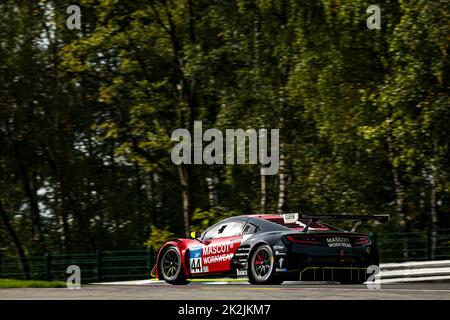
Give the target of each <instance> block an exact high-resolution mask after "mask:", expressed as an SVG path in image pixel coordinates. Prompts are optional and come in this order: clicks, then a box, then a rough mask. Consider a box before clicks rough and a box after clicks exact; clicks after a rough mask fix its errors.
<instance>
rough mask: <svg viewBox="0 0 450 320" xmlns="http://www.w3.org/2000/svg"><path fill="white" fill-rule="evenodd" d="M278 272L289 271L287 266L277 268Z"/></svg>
mask: <svg viewBox="0 0 450 320" xmlns="http://www.w3.org/2000/svg"><path fill="white" fill-rule="evenodd" d="M275 271H276V272H287V268H275Z"/></svg>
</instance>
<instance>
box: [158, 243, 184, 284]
mask: <svg viewBox="0 0 450 320" xmlns="http://www.w3.org/2000/svg"><path fill="white" fill-rule="evenodd" d="M159 271H160V272H161V276H162V278H163V279H164V281H166V282H167V283H170V284H187V283H189V282H188V281H187V280H186V277H185V275H184V273H183V270H182V265H181V255H180V252H179V251H178V249H177V248H176V247H174V246H170V247H168V248H167V249H166V250H164V252H163V254H162V256H161V260H160V261H159Z"/></svg>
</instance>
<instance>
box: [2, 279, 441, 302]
mask: <svg viewBox="0 0 450 320" xmlns="http://www.w3.org/2000/svg"><path fill="white" fill-rule="evenodd" d="M0 299H8V300H25V299H26V300H28V299H32V300H47V299H52V300H79V299H80V300H128V299H132V300H142V299H144V300H155V299H158V300H159V299H163V300H173V299H176V300H241V299H242V300H278V299H283V300H335V299H344V300H347V299H350V300H361V299H363V300H384V299H390V300H409V299H420V300H424V299H425V300H430V299H431V300H450V283H405V284H382V285H381V288H380V289H376V290H369V289H367V287H366V286H365V285H340V284H329V283H307V282H290V283H285V284H283V285H281V286H252V285H249V284H245V283H242V282H239V283H229V284H218V283H191V284H189V285H187V286H172V285H167V284H165V283H160V282H158V283H149V284H145V285H86V286H82V287H81V289H78V290H69V289H64V288H42V289H37V288H23V289H0Z"/></svg>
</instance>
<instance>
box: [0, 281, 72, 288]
mask: <svg viewBox="0 0 450 320" xmlns="http://www.w3.org/2000/svg"><path fill="white" fill-rule="evenodd" d="M65 287H66V283H65V282H63V281H38V280H15V279H0V288H65Z"/></svg>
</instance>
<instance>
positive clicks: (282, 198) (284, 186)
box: [277, 153, 289, 214]
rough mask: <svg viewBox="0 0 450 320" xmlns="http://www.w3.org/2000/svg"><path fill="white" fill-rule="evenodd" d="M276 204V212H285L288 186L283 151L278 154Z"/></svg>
mask: <svg viewBox="0 0 450 320" xmlns="http://www.w3.org/2000/svg"><path fill="white" fill-rule="evenodd" d="M278 181H279V182H278V205H277V213H278V214H281V213H284V212H286V206H287V197H288V188H289V175H288V173H287V168H286V159H285V156H284V153H281V154H280V170H279V174H278Z"/></svg>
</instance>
